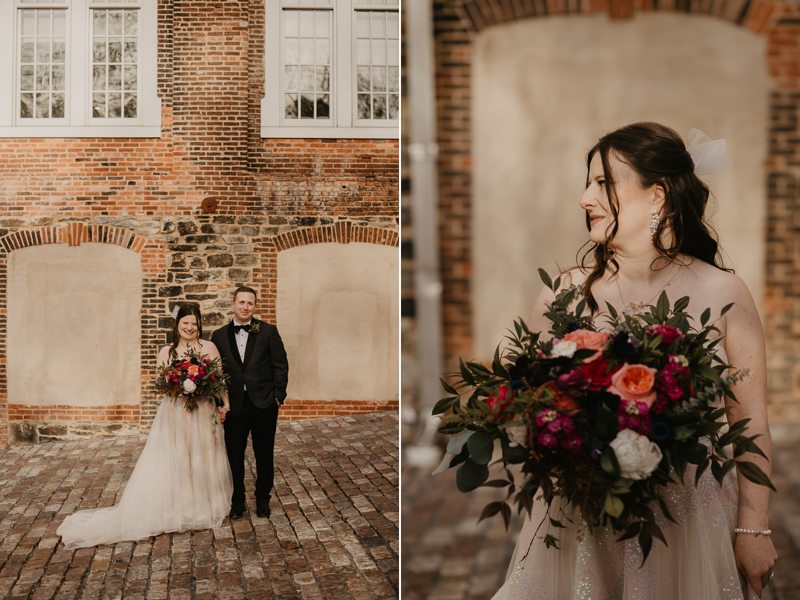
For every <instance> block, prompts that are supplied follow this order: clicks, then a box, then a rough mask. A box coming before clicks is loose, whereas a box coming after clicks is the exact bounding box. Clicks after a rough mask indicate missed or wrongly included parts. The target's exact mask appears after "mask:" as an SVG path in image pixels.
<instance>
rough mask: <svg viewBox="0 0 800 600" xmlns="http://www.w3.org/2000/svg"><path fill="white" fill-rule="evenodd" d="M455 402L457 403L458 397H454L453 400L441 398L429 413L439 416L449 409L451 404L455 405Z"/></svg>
mask: <svg viewBox="0 0 800 600" xmlns="http://www.w3.org/2000/svg"><path fill="white" fill-rule="evenodd" d="M457 401H458V396H455V397H453V398H442V399H441V400H439V401H438V402H437V403H436V404H435V405H434V407H433V412H431V414H432V415H440V414H442V413H443V412H445V411H446V410H447V409H449V408H450V407H451V406H453V404H455V403H456V402H457Z"/></svg>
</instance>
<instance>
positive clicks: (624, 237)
mask: <svg viewBox="0 0 800 600" xmlns="http://www.w3.org/2000/svg"><path fill="white" fill-rule="evenodd" d="M608 166H609V169H610V171H611V176H612V177H613V179H614V190H615V192H616V197H617V199H618V201H619V206H618V207H617V212H618V213H619V214H618V217H617V220H618V229H617V233H616V235H615V236H614V242H615V243H616V244H620V243H623V244H624V243H626V242H627V241H628V240H631V239H638V238H642V239H644V240H645V241H647V240H648V239H649V238H648V236H650V220H651V219H652V211H653V208H659V207H660V204H656V203H654V198H655V190H656V188H657V186H655V185H654V186H651V187H650V188H644V187H642V184H641V183H640V179H639V175H638V173H636V171H634V169H633V168H632V167H631V166H630V165H628V164H627V163H624V162H622V161H621V160H620V159H619V158H617V157H616V156H615V155H614V153H613V152H611V153H609V156H608ZM580 206H581V208H582V209H584V210H585V211H586V214H587V216H588V218H589V225H590V228H591V229H590V231H589V239H590V240H591V241H592V242H594V243H595V244H602V243H604V242H605V241H606V240H607V239H608V238H609V237H610V236H611V233H612V231H613V229H614V222H615V219H614V214H613V212H612V211H611V207H610V200H609V196H608V182H607V181H606V176H605V173H603V163H602V161H601V159H600V154H599V153H597V154H595V155H594V156H593V157H592V161H591V163H590V164H589V180H588V185H587V186H586V191H584V193H583V196H582V197H581V201H580Z"/></svg>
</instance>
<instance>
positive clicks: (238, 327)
mask: <svg viewBox="0 0 800 600" xmlns="http://www.w3.org/2000/svg"><path fill="white" fill-rule="evenodd" d="M242 329H244V330H245V331H246V332H247V333H250V323H248V324H247V325H234V326H233V333H234V334H236V333H239V332H240V331H241V330H242Z"/></svg>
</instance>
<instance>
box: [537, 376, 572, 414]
mask: <svg viewBox="0 0 800 600" xmlns="http://www.w3.org/2000/svg"><path fill="white" fill-rule="evenodd" d="M539 390H540V391H544V390H550V391H551V392H553V403H554V406H555V407H556V408H559V409H561V410H569V411H573V412H574V411H577V410H580V409H581V405H580V404H578V403H577V402H576V401H575V398H570V397H569V396H565V395H564V394H561V393H560V392H559V391H558V388H557V387H556V384H555V383H554V382H552V381H548V382H547V383H545V384H544V385H543V386H542V387H540V388H539ZM540 397H541V396H540Z"/></svg>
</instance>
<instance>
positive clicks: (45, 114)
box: [36, 94, 50, 119]
mask: <svg viewBox="0 0 800 600" xmlns="http://www.w3.org/2000/svg"><path fill="white" fill-rule="evenodd" d="M36 118H37V119H49V118H50V94H36Z"/></svg>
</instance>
